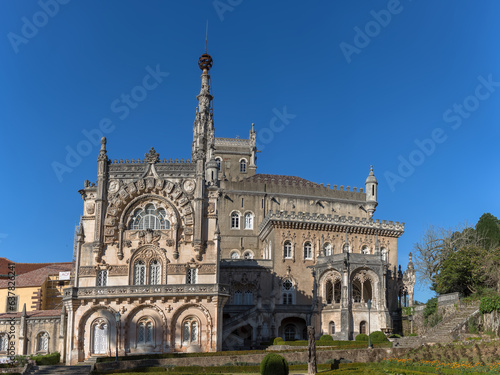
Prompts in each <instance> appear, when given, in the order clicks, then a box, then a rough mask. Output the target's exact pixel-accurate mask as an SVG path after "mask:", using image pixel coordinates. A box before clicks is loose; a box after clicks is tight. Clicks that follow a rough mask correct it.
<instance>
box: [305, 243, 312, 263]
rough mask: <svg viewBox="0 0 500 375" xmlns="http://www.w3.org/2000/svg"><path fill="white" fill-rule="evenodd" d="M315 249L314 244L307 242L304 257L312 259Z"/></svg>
mask: <svg viewBox="0 0 500 375" xmlns="http://www.w3.org/2000/svg"><path fill="white" fill-rule="evenodd" d="M312 257H313V251H312V244H311V243H310V242H306V243H305V244H304V259H312Z"/></svg>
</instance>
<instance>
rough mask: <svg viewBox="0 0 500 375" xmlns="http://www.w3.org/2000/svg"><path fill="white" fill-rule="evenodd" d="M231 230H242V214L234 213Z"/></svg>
mask: <svg viewBox="0 0 500 375" xmlns="http://www.w3.org/2000/svg"><path fill="white" fill-rule="evenodd" d="M231 229H240V213H239V212H233V213H232V214H231Z"/></svg>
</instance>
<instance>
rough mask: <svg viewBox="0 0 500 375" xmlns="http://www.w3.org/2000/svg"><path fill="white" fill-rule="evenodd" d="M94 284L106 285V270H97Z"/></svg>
mask: <svg viewBox="0 0 500 375" xmlns="http://www.w3.org/2000/svg"><path fill="white" fill-rule="evenodd" d="M95 284H96V286H107V285H108V270H98V271H97V280H96V283H95Z"/></svg>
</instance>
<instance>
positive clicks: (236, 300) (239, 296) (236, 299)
mask: <svg viewBox="0 0 500 375" xmlns="http://www.w3.org/2000/svg"><path fill="white" fill-rule="evenodd" d="M242 304H243V293H242V292H241V290H236V291H235V292H234V294H233V305H242Z"/></svg>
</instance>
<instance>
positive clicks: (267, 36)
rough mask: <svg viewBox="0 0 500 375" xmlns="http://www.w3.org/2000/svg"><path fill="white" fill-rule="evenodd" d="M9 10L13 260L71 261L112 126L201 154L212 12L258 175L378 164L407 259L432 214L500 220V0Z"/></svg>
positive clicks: (121, 140)
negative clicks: (195, 127)
mask: <svg viewBox="0 0 500 375" xmlns="http://www.w3.org/2000/svg"><path fill="white" fill-rule="evenodd" d="M55 4H57V5H55ZM0 10H1V11H0V29H1V32H0V35H1V39H0V82H1V83H2V84H1V87H0V124H1V133H0V160H1V161H0V163H1V170H2V174H3V178H2V181H3V183H2V184H1V186H0V194H1V197H2V198H1V200H0V207H1V209H2V212H3V215H1V217H0V255H1V256H6V257H8V258H10V259H13V260H15V261H18V262H50V261H69V260H71V256H72V247H73V232H74V226H75V224H76V223H77V222H78V220H79V216H80V214H81V213H82V209H83V206H82V200H81V198H80V196H79V194H78V190H79V189H81V188H82V187H83V182H84V180H86V179H88V180H91V181H95V179H96V173H97V171H96V166H97V164H96V158H97V154H98V147H97V146H95V145H92V143H90V141H89V142H85V141H86V140H87V139H88V138H87V136H88V137H90V138H91V139H92V136H93V135H95V134H98V133H97V131H102V130H100V128H99V127H100V125H105V127H104V130H105V131H106V132H107V133H106V136H107V137H108V155H109V157H110V158H112V159H115V158H116V159H120V158H123V159H127V158H128V159H132V158H135V159H136V158H139V157H141V158H142V157H143V155H144V153H145V152H146V151H147V150H148V149H149V148H150V147H152V146H154V147H155V149H156V150H157V151H158V152H159V153H160V157H162V158H179V159H180V158H190V156H191V155H190V153H191V141H192V124H193V120H194V114H195V107H196V98H195V96H196V94H197V93H198V92H199V87H200V79H199V76H200V71H199V69H198V67H197V59H198V57H199V56H200V54H201V53H203V50H204V37H205V23H206V21H207V20H208V22H209V43H208V50H209V53H210V54H211V55H212V57H213V59H214V67H213V69H212V71H211V73H212V82H213V94H214V96H215V99H214V113H215V127H216V135H217V136H219V137H235V136H240V137H248V132H249V130H250V127H251V123H255V126H256V129H257V131H258V132H259V137H258V141H259V144H260V146H261V147H260V148H261V149H262V153H260V154H259V159H258V172H260V173H274V174H286V175H295V176H300V177H303V178H306V179H309V180H312V181H314V182H318V183H325V184H327V183H330V184H332V185H333V184H337V185H345V186H347V185H349V186H351V187H353V186H357V187H363V186H364V181H365V179H366V176H367V175H368V172H369V168H370V165H371V164H373V165H374V170H375V174H376V176H377V178H378V181H379V206H378V209H377V212H376V213H375V217H376V218H379V219H386V220H395V221H403V222H405V223H406V233H405V234H404V235H403V236H402V237H401V238H400V240H399V262H400V263H401V264H402V265H403V268H405V267H406V263H407V259H408V253H409V252H410V251H411V250H412V247H413V244H414V243H415V242H416V241H418V240H419V238H420V236H421V234H422V231H423V230H424V228H425V227H426V226H427V225H429V224H433V225H438V226H455V225H456V224H458V223H464V222H469V223H473V224H474V223H475V222H476V221H477V220H478V218H479V217H480V216H481V214H482V213H484V212H491V213H492V214H494V215H496V216H499V215H500V209H499V208H500V207H499V199H498V193H497V191H498V186H499V183H500V177H499V173H498V167H499V161H500V160H499V159H500V158H499V147H498V138H499V133H500V130H499V126H498V125H499V120H500V106H499V105H498V101H499V99H500V49H499V48H498V35H500V23H499V22H498V19H497V18H498V14H500V2H498V1H494V0H489V1H488V0H484V1H481V2H478V1H476V2H473V1H456V0H455V1H452V0H443V1H439V2H435V1H430V0H419V1H417V0H413V1H411V0H401V1H396V0H391V1H378V0H377V1H349V0H345V1H344V0H338V1H330V2H327V1H309V2H304V1H286V2H285V1H273V2H269V1H257V0H252V1H249V0H217V1H168V2H167V1H147V2H144V1H142V2H139V1H123V0H122V1H116V0H109V1H106V2H102V1H92V0H88V1H77V0H71V1H68V0H64V1H63V0H59V1H58V2H57V3H56V2H55V0H45V1H44V0H41V1H40V2H37V1H9V2H7V1H4V2H2V3H1V4H0ZM151 71H154V72H156V73H155V76H156V78H157V79H156V80H155V81H147V82H146V84H144V82H143V80H144V78H145V77H146V76H147V75H148V74H151ZM145 86H147V87H148V89H145V88H144V87H145ZM141 87H142V88H141ZM127 95H133V96H132V98H134V97H135V98H136V99H137V100H136V101H133V100H132V101H129V102H126V100H127V99H126V96H127ZM124 98H125V99H124ZM127 103H129V104H127ZM123 106H125V107H127V110H125V109H124V107H123ZM285 114H286V115H285ZM275 117H278V119H279V120H278V122H277V123H278V124H279V125H280V126H273V124H276V122H274V121H276V120H273V118H275ZM85 134H87V136H86V135H85ZM89 145H90V147H89ZM75 153H76V155H77V156H75ZM68 154H71V155H73V156H72V157H71V156H69V157H68ZM67 158H69V159H67ZM55 168H56V170H58V172H57V173H56V171H55ZM430 295H431V294H430V293H429V292H427V291H425V290H417V294H416V299H418V300H426V299H427V298H428V297H429V296H430Z"/></svg>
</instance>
